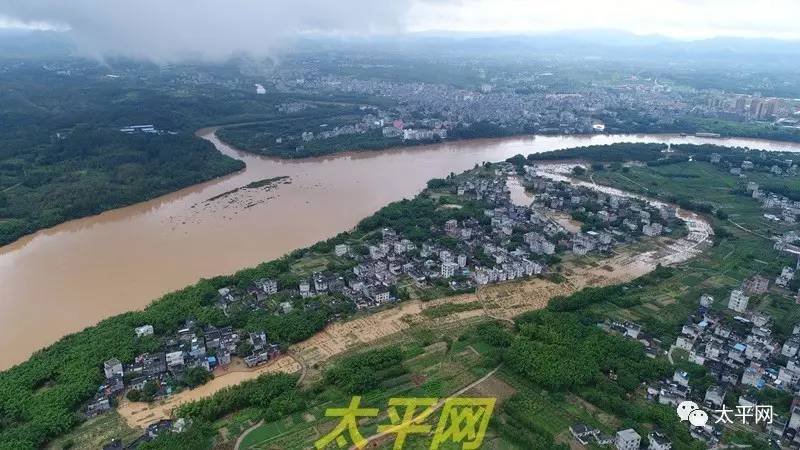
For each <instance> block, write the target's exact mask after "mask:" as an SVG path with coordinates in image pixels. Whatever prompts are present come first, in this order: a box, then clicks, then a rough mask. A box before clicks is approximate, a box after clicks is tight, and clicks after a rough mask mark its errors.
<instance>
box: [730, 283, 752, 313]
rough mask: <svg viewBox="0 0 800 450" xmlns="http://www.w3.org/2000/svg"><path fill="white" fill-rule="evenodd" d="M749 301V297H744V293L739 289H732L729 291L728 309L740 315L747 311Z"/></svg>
mask: <svg viewBox="0 0 800 450" xmlns="http://www.w3.org/2000/svg"><path fill="white" fill-rule="evenodd" d="M749 301H750V297H748V296H746V295H744V291H742V290H741V289H734V290H732V291H731V296H730V299H729V300H728V308H730V309H732V310H734V311H736V312H740V313H742V312H745V311H746V310H747V302H749Z"/></svg>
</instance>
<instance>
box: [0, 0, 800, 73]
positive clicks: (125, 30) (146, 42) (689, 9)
mask: <svg viewBox="0 0 800 450" xmlns="http://www.w3.org/2000/svg"><path fill="white" fill-rule="evenodd" d="M798 24H800V0H758V1H756V0H613V1H610V0H408V1H402V0H387V1H376V0H0V27H17V28H19V27H29V28H37V29H46V28H54V29H59V30H68V31H69V34H70V35H71V36H72V37H73V38H74V39H75V41H76V43H77V44H78V47H79V48H80V49H81V51H83V52H84V53H87V54H92V55H97V56H105V55H124V56H132V57H142V58H150V59H157V60H163V61H170V60H176V59H181V58H186V57H192V58H203V59H220V58H225V57H227V56H230V55H231V54H234V53H239V52H243V53H251V54H255V55H269V54H270V53H271V52H273V51H275V50H276V49H280V48H282V47H284V46H286V45H288V43H290V42H291V40H292V38H294V37H296V36H298V35H300V34H304V33H332V34H341V35H364V34H397V33H408V32H422V31H439V32H441V31H460V32H486V33H542V32H552V31H559V30H565V29H598V28H599V29H616V30H622V31H630V32H633V33H637V34H662V35H666V36H670V37H674V38H679V39H702V38H709V37H717V36H739V37H772V38H779V39H800V26H798Z"/></svg>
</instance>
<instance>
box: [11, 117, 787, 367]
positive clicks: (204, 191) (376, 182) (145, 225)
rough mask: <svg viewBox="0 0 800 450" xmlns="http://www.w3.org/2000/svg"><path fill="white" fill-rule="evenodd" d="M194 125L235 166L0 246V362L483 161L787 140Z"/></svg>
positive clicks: (333, 229)
mask: <svg viewBox="0 0 800 450" xmlns="http://www.w3.org/2000/svg"><path fill="white" fill-rule="evenodd" d="M199 134H200V135H201V136H202V137H203V138H205V139H207V140H209V141H210V142H212V143H213V144H214V145H215V146H216V148H217V149H218V150H219V151H220V152H222V153H223V154H225V155H228V156H231V157H234V158H236V159H239V160H241V161H243V162H244V163H245V164H246V168H245V170H243V171H241V172H238V173H236V174H233V175H229V176H226V177H223V178H220V179H216V180H213V181H210V182H206V183H203V184H200V185H197V186H193V187H190V188H186V189H183V190H181V191H178V192H175V193H172V194H168V195H166V196H163V197H159V198H157V199H154V200H150V201H147V202H143V203H139V204H136V205H132V206H129V207H125V208H121V209H116V210H112V211H108V212H106V213H103V214H100V215H98V216H93V217H88V218H84V219H79V220H75V221H70V222H67V223H64V224H61V225H59V226H56V227H54V228H52V229H48V230H43V231H41V232H39V233H36V234H34V235H31V236H29V237H26V238H23V239H22V240H20V241H17V242H15V243H14V244H12V245H9V246H5V247H2V248H0V269H2V270H0V330H2V331H0V338H2V339H0V342H2V344H0V369H6V368H8V367H10V366H11V365H13V364H15V363H19V362H21V361H24V360H25V359H26V358H27V357H29V356H30V355H31V353H32V352H33V351H35V350H37V349H40V348H42V347H45V346H47V345H49V344H51V343H53V342H55V341H56V340H58V339H59V338H60V337H62V336H64V335H67V334H70V333H74V332H76V331H78V330H81V329H83V328H85V327H87V326H90V325H93V324H95V323H97V322H99V321H100V320H102V319H104V318H106V317H110V316H113V315H114V314H119V313H122V312H126V311H131V310H139V309H141V308H143V307H145V306H146V305H147V304H149V303H150V302H151V301H152V299H154V298H158V297H159V296H161V295H163V294H164V293H165V292H171V291H174V290H176V289H179V288H181V287H183V286H186V285H188V284H191V283H193V282H195V281H196V280H197V279H198V278H202V277H206V278H207V277H212V276H215V275H218V274H225V273H232V272H234V271H236V270H237V269H239V268H241V267H247V266H253V265H256V264H259V263H260V262H262V261H265V260H270V259H274V258H277V257H279V256H281V255H283V254H286V253H288V252H290V251H292V250H294V249H296V248H301V247H304V246H308V245H311V244H313V243H315V242H317V241H320V240H324V239H327V238H329V237H331V236H333V235H335V234H337V233H339V232H340V231H342V230H348V229H350V228H352V227H353V226H354V225H355V224H356V223H357V222H358V221H359V220H361V219H362V218H363V217H366V216H369V215H370V214H372V213H373V212H375V211H376V210H378V209H379V208H380V207H382V206H384V205H386V204H388V203H390V202H392V201H396V200H400V199H402V198H409V197H412V196H413V195H415V194H416V193H418V192H419V191H421V190H422V188H423V187H424V186H425V183H426V182H427V180H429V179H431V178H438V177H443V176H446V175H447V174H449V173H450V172H460V171H463V170H466V169H470V168H472V167H473V166H474V165H475V164H478V163H481V162H483V161H498V160H503V159H506V158H508V157H510V156H513V155H515V154H518V153H522V154H528V153H538V152H544V151H549V150H553V149H560V148H569V147H576V146H586V145H594V144H598V145H600V144H610V143H614V142H666V143H686V142H690V143H714V144H721V145H733V146H751V147H757V146H761V147H762V148H765V149H769V150H776V151H778V150H789V149H790V148H788V147H787V145H788V144H784V143H774V142H759V141H754V140H741V139H739V140H736V139H724V138H723V139H701V138H694V137H681V136H677V135H593V136H585V137H576V136H562V137H552V136H533V137H522V138H507V139H484V140H475V141H459V142H454V143H442V144H436V145H429V146H419V147H413V148H403V149H396V150H391V151H379V152H367V151H364V152H354V153H342V154H337V155H334V156H328V157H322V158H313V159H303V160H290V161H287V160H277V159H272V158H264V157H259V156H256V155H252V154H249V153H246V152H242V151H239V150H237V149H234V148H231V147H229V146H227V145H225V144H224V143H222V142H220V141H219V140H218V139H217V138H216V136H215V135H214V129H213V128H212V129H204V130H200V131H199ZM791 149H792V150H795V151H796V150H798V149H800V147H792V148H791ZM280 176H288V177H290V178H291V181H292V182H291V184H279V185H278V186H277V187H276V188H275V189H272V190H270V191H258V192H255V193H254V196H252V197H249V198H248V200H247V201H243V202H238V203H237V204H234V205H225V204H220V205H217V206H216V207H208V208H200V207H197V206H195V205H197V204H199V203H202V202H203V201H205V200H207V199H209V198H212V197H214V196H216V195H219V194H222V193H224V192H227V191H231V190H235V189H239V188H242V187H244V186H247V185H248V184H250V183H253V182H257V181H258V180H264V179H269V178H273V177H280ZM256 202H257V204H255V205H254V206H251V207H249V208H244V206H246V205H249V204H253V203H256ZM45 274H46V275H45ZM44 277H46V278H47V282H46V283H43V282H42V279H43V278H44ZM120 287H124V289H120ZM108 299H113V301H109V300H108ZM20 317H37V320H38V322H37V323H38V325H39V326H37V327H36V328H35V330H34V328H32V327H30V326H29V325H28V324H27V323H26V321H21V320H19V318H20Z"/></svg>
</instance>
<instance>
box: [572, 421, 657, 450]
mask: <svg viewBox="0 0 800 450" xmlns="http://www.w3.org/2000/svg"><path fill="white" fill-rule="evenodd" d="M569 432H570V434H572V437H573V438H575V440H576V441H578V442H579V443H580V444H581V445H584V446H588V445H590V444H592V443H594V444H596V445H599V446H614V447H615V448H616V449H618V450H640V448H642V437H641V436H640V435H639V433H637V432H636V430H634V429H632V428H626V429H624V430H619V431H617V433H616V434H615V435H614V436H611V435H608V434H603V433H602V432H600V430H598V429H597V428H594V427H591V426H588V425H586V424H582V423H576V424H573V425H570V427H569ZM647 442H648V445H647V450H671V449H672V442H670V440H669V439H667V437H666V436H664V434H663V433H661V432H659V431H651V432H650V433H649V434H648V435H647Z"/></svg>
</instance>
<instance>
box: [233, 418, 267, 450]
mask: <svg viewBox="0 0 800 450" xmlns="http://www.w3.org/2000/svg"><path fill="white" fill-rule="evenodd" d="M261 425H264V419H261V420H260V421H259V422H258V423H257V424H255V425H253V426H252V427H250V428H248V429H246V430H244V432H243V433H242V434H241V435H240V436H239V438H238V439H236V444H234V446H233V449H234V450H239V448H240V447H241V446H242V441H244V438H245V437H246V436H247V435H248V434H250V432H251V431H253V430H255V429H256V428H258V427H260V426H261Z"/></svg>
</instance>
